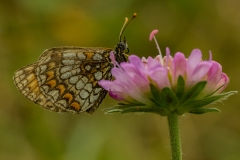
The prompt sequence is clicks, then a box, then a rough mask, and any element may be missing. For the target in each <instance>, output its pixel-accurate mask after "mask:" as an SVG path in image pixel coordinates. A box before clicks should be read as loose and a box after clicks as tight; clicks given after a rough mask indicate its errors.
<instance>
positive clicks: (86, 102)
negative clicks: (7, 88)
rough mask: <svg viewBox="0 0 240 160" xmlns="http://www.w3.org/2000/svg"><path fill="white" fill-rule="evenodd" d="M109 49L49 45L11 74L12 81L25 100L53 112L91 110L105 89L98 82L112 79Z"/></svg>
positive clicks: (94, 107)
mask: <svg viewBox="0 0 240 160" xmlns="http://www.w3.org/2000/svg"><path fill="white" fill-rule="evenodd" d="M111 51H112V49H110V48H92V47H91V48H86V47H61V48H51V49H48V50H46V51H44V53H43V54H42V55H41V56H40V58H39V60H38V61H37V62H36V63H33V64H30V65H28V66H25V67H23V68H21V69H19V70H18V71H16V72H15V74H14V82H15V84H16V86H17V88H18V89H19V90H20V92H21V93H22V94H23V95H24V96H26V97H27V98H28V99H29V100H31V101H33V102H34V103H36V104H39V105H40V106H42V107H44V108H46V109H49V110H51V111H55V112H71V113H81V112H84V111H86V112H88V113H93V112H94V111H95V110H96V109H97V107H98V106H99V105H100V103H101V102H102V100H103V99H104V98H105V96H106V93H107V91H106V90H104V89H103V88H102V87H100V86H99V85H98V81H99V80H101V79H109V80H111V79H112V75H111V73H110V70H111V68H112V64H111V63H110V59H109V53H110V52H111Z"/></svg>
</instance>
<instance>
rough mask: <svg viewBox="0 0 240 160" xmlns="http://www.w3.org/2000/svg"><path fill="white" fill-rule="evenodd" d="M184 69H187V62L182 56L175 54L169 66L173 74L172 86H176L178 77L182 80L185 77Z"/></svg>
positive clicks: (178, 53)
mask: <svg viewBox="0 0 240 160" xmlns="http://www.w3.org/2000/svg"><path fill="white" fill-rule="evenodd" d="M186 68H187V60H186V58H185V56H184V54H182V53H180V52H177V53H176V54H175V56H174V58H173V61H172V64H171V70H172V74H173V75H172V83H173V84H174V85H176V84H177V81H178V77H179V76H182V77H183V78H184V77H185V76H186Z"/></svg>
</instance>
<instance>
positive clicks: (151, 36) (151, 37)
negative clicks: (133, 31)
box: [149, 29, 158, 41]
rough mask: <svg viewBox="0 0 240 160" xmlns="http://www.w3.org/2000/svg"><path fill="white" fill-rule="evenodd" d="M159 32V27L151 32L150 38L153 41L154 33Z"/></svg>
mask: <svg viewBox="0 0 240 160" xmlns="http://www.w3.org/2000/svg"><path fill="white" fill-rule="evenodd" d="M157 33H158V30H157V29H155V30H153V31H152V32H151V33H150V36H149V40H150V41H151V40H152V39H153V37H154V35H155V34H157Z"/></svg>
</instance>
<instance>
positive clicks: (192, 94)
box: [180, 81, 207, 104]
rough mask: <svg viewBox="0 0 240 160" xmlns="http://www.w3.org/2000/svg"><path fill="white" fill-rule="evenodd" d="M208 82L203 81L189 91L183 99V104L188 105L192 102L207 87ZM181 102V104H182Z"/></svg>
mask: <svg viewBox="0 0 240 160" xmlns="http://www.w3.org/2000/svg"><path fill="white" fill-rule="evenodd" d="M206 84H207V82H206V81H201V82H198V83H197V84H195V85H194V86H193V87H191V89H189V90H188V91H187V92H186V93H185V94H184V96H183V97H182V99H181V102H183V103H185V104H186V103H187V102H189V101H192V100H193V99H194V98H195V97H196V96H197V95H198V94H199V93H200V92H201V91H202V90H203V89H204V87H205V86H206ZM181 102H180V103H181Z"/></svg>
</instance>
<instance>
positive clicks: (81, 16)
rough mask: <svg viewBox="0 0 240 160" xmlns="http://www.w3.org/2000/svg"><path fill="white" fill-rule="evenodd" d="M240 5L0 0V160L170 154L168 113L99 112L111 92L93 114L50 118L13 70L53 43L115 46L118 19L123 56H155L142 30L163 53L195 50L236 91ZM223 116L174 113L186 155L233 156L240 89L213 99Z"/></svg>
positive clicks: (238, 135) (164, 158) (150, 158)
mask: <svg viewBox="0 0 240 160" xmlns="http://www.w3.org/2000/svg"><path fill="white" fill-rule="evenodd" d="M239 8H240V1H238V0H212V1H202V0H195V1H190V0H175V1H173V0H162V1H160V0H158V1H157V0H155V1H154V0H149V1H139V0H126V1H124V0H101V1H98V0H82V1H81V0H72V1H66V0H51V1H50V0H37V1H31V0H8V1H4V2H3V1H1V3H0V73H1V74H0V107H1V108H0V159H1V160H2V159H4V160H16V159H19V160H43V159H44V160H53V159H54V160H75V159H76V160H79V159H81V160H122V159H124V160H159V159H161V160H168V159H170V157H171V156H170V145H169V137H168V128H167V123H166V117H159V116H157V115H153V114H144V115H143V114H142V115H141V114H128V115H120V114H114V115H105V114H104V112H103V111H102V109H104V108H105V107H110V106H113V105H114V104H116V103H117V102H116V101H114V100H111V99H110V98H109V96H107V98H106V99H105V100H104V101H103V103H102V104H101V105H100V107H99V109H98V110H97V111H96V112H95V113H94V114H93V115H87V114H80V115H72V114H67V113H65V114H58V113H53V112H49V111H47V110H44V109H43V108H41V107H39V106H37V105H35V104H34V103H32V102H30V101H28V100H27V99H26V98H25V97H24V96H23V95H22V94H20V92H19V91H18V90H17V89H16V88H15V86H14V84H13V80H12V77H13V73H14V72H15V71H16V70H17V69H18V68H20V67H23V66H25V65H27V64H30V63H33V62H35V61H36V60H37V59H38V57H39V56H40V54H41V53H42V52H43V51H44V50H45V49H47V48H51V47H57V46H85V47H114V46H115V45H116V43H117V42H118V35H119V31H120V29H121V27H122V24H123V21H124V18H125V17H126V16H128V17H129V18H130V17H131V16H132V14H133V13H134V12H136V13H137V14H138V17H137V18H136V19H135V20H134V21H133V22H132V24H130V25H129V27H128V28H127V30H126V32H125V33H124V35H126V36H127V40H128V44H129V48H130V54H137V55H139V56H149V55H151V56H155V55H157V54H158V53H157V50H156V47H155V44H154V42H149V40H148V37H149V33H150V32H151V31H152V30H153V29H158V30H159V34H157V39H158V42H159V44H160V47H161V48H162V52H165V47H167V46H168V47H170V49H171V53H172V54H173V53H176V52H177V51H181V52H183V53H185V55H186V56H188V55H189V54H190V52H191V50H192V49H194V48H200V49H201V50H202V52H203V57H204V59H207V58H208V52H209V50H211V51H212V53H213V59H214V60H216V61H218V62H219V63H221V64H222V66H223V71H224V72H225V73H227V74H228V75H229V77H230V81H231V82H230V84H229V86H228V87H227V89H226V90H227V91H230V90H240V86H239V76H240V74H239V73H240V63H239V60H240V45H239V44H240V9H239ZM214 107H217V108H219V109H221V110H222V112H221V113H209V114H205V115H201V116H198V115H191V114H185V115H184V116H182V117H181V118H180V124H181V138H182V147H183V159H184V160H193V159H194V160H238V159H240V101H239V95H234V96H232V97H230V98H229V99H228V100H227V101H225V102H224V105H223V104H222V103H218V104H215V105H214Z"/></svg>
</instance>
